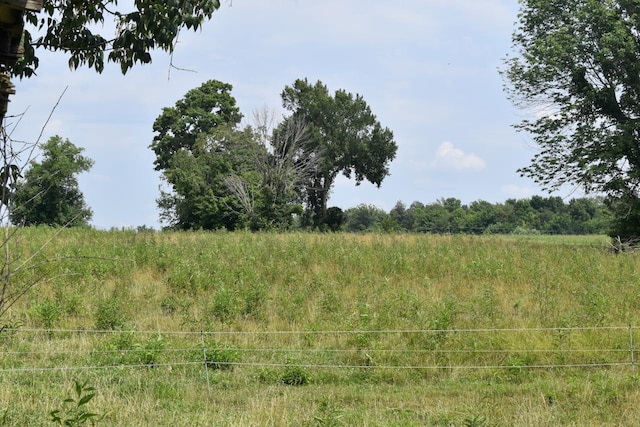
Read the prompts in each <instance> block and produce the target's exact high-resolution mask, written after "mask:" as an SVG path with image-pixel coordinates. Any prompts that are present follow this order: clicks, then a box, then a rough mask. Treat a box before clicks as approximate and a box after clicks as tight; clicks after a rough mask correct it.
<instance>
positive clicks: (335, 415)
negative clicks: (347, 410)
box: [313, 399, 345, 427]
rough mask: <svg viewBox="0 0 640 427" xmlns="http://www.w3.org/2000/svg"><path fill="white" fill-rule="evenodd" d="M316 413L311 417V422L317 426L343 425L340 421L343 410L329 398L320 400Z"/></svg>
mask: <svg viewBox="0 0 640 427" xmlns="http://www.w3.org/2000/svg"><path fill="white" fill-rule="evenodd" d="M316 413H317V415H315V416H314V417H313V424H314V425H316V426H319V427H340V426H343V425H345V424H344V423H343V422H342V417H343V416H344V411H341V410H339V409H337V408H336V407H335V404H334V403H333V402H332V401H331V400H330V399H325V400H323V401H322V402H320V405H318V409H317V410H316Z"/></svg>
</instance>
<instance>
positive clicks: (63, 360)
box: [0, 326, 636, 373]
mask: <svg viewBox="0 0 640 427" xmlns="http://www.w3.org/2000/svg"><path fill="white" fill-rule="evenodd" d="M635 331H636V328H634V327H632V326H603V327H574V328H572V327H563V328H513V329H442V330H432V329H412V330H325V331H321V330H289V331H201V332H194V331H135V330H130V331H110V330H109V331H106V330H71V329H30V328H16V329H11V328H5V329H3V330H2V331H1V332H0V373H11V372H34V373H36V372H46V371H68V370H92V369H96V370H109V369H123V368H129V369H135V368H149V367H153V368H167V369H173V368H179V367H204V368H206V369H207V370H208V369H222V370H224V369H232V368H238V369H239V368H246V369H249V368H251V369H255V368H280V367H297V368H304V369H310V370H314V369H318V370H319V369H325V370H326V369H330V370H353V369H363V370H371V369H380V370H488V369H496V370H501V369H516V370H525V369H564V368H602V367H613V366H623V367H630V369H631V370H632V371H635V351H636V350H635V349H634V333H635ZM274 344H275V345H274ZM70 345H74V346H75V347H74V348H70Z"/></svg>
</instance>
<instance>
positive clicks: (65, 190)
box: [10, 136, 93, 226]
mask: <svg viewBox="0 0 640 427" xmlns="http://www.w3.org/2000/svg"><path fill="white" fill-rule="evenodd" d="M40 148H41V149H42V160H41V161H39V162H38V161H35V160H34V161H31V162H30V164H29V168H28V169H27V171H26V172H25V174H24V179H19V180H18V182H17V185H16V189H15V197H14V199H13V201H12V209H11V210H10V219H11V222H12V223H13V224H24V225H39V224H44V225H49V226H81V225H87V224H88V222H89V221H90V220H91V217H92V215H93V214H92V212H91V209H90V208H89V207H88V206H87V204H86V203H85V200H84V195H83V194H82V192H81V191H80V188H79V186H78V179H77V175H78V174H80V173H82V172H88V171H89V170H90V169H91V167H92V166H93V160H91V159H89V158H88V157H85V156H83V155H82V152H83V151H84V150H83V149H82V148H78V147H76V146H75V145H73V144H72V143H71V142H70V141H69V140H68V139H65V140H63V139H62V138H61V137H59V136H54V137H52V138H50V139H49V140H48V141H47V142H46V143H45V144H43V145H42V146H41V147H40Z"/></svg>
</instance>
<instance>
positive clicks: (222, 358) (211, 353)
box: [206, 343, 240, 371]
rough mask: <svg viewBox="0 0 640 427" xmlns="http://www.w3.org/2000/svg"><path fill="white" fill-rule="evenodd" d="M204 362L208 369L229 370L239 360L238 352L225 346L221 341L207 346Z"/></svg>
mask: <svg viewBox="0 0 640 427" xmlns="http://www.w3.org/2000/svg"><path fill="white" fill-rule="evenodd" d="M207 347H208V348H207V350H206V356H207V358H206V363H207V367H208V368H209V369H214V370H221V371H229V370H232V369H233V368H234V366H235V363H238V362H239V361H240V352H238V351H237V350H233V349H230V348H227V347H225V346H224V345H223V344H221V343H213V344H212V345H209V346H207Z"/></svg>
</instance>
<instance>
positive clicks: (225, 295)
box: [210, 288, 238, 323]
mask: <svg viewBox="0 0 640 427" xmlns="http://www.w3.org/2000/svg"><path fill="white" fill-rule="evenodd" d="M237 300H238V293H237V291H235V290H231V289H227V288H220V289H218V290H217V291H216V293H215V295H214V296H213V302H212V304H211V308H210V312H211V314H212V315H213V317H214V318H216V319H218V320H219V321H220V322H222V323H227V322H230V321H231V320H232V319H233V318H234V316H235V314H236V307H237V305H238V303H237Z"/></svg>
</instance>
